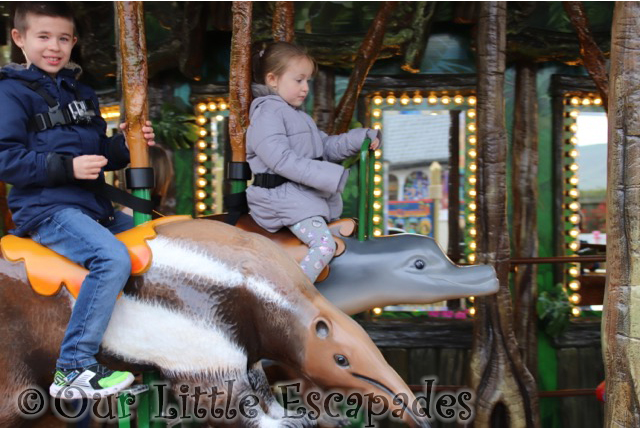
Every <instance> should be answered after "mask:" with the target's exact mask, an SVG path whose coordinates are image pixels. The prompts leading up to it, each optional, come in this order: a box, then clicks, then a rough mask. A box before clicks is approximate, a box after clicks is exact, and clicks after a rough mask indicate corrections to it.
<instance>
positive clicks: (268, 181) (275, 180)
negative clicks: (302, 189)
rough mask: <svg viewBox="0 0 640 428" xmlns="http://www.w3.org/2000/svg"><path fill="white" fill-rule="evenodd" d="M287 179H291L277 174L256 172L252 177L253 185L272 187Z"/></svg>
mask: <svg viewBox="0 0 640 428" xmlns="http://www.w3.org/2000/svg"><path fill="white" fill-rule="evenodd" d="M288 181H291V180H289V179H288V178H284V177H283V176H281V175H278V174H256V175H255V176H254V178H253V185H254V186H258V187H264V188H265V189H273V188H276V187H278V186H280V185H281V184H284V183H286V182H288Z"/></svg>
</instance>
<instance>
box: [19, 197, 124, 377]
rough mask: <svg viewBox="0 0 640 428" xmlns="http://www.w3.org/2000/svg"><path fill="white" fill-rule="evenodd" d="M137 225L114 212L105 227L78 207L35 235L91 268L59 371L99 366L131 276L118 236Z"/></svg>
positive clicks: (51, 219) (75, 308)
mask: <svg viewBox="0 0 640 428" xmlns="http://www.w3.org/2000/svg"><path fill="white" fill-rule="evenodd" d="M132 227H133V218H132V217H131V216H128V215H126V214H123V213H121V212H116V214H115V218H114V219H113V220H112V221H109V222H108V223H107V224H105V225H104V226H102V225H101V224H100V223H98V222H97V221H95V220H93V219H92V218H91V217H89V216H88V215H86V214H84V213H83V212H82V211H80V210H79V209H76V208H65V209H63V210H60V211H57V212H56V213H54V214H52V215H51V216H50V217H47V218H46V219H45V220H43V221H42V222H40V224H38V226H36V228H35V229H34V230H33V231H32V232H31V237H32V238H33V240H34V241H36V242H39V243H40V244H42V245H44V246H46V247H49V248H50V249H52V250H53V251H55V252H56V253H58V254H61V255H63V256H65V257H67V258H68V259H70V260H73V261H74V262H76V263H78V264H80V265H82V266H84V267H85V268H87V269H88V270H89V274H88V275H87V276H86V278H85V279H84V281H83V283H82V287H81V288H80V293H79V294H78V298H77V299H76V302H75V305H74V306H73V310H72V312H71V319H70V320H69V324H68V325H67V330H66V332H65V334H64V339H63V340H62V345H61V347H60V357H59V358H58V361H57V363H56V366H57V367H58V368H62V369H75V368H82V367H87V366H90V365H91V364H95V363H96V359H95V355H96V354H97V353H98V350H99V348H100V343H101V342H102V336H103V335H104V332H105V330H106V329H107V325H108V324H109V320H110V319H111V313H112V312H113V307H114V306H115V303H116V298H117V297H118V294H119V293H120V291H122V289H123V288H124V286H125V284H126V283H127V280H128V278H129V275H130V274H131V259H130V258H129V253H128V252H127V248H126V246H125V245H124V244H123V243H122V242H120V241H118V239H116V237H115V236H113V235H114V234H115V233H119V232H123V231H125V230H127V229H130V228H132Z"/></svg>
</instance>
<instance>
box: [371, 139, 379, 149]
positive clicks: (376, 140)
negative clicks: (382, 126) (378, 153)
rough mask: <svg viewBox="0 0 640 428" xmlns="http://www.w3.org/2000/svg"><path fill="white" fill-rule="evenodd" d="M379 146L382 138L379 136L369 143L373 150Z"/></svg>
mask: <svg viewBox="0 0 640 428" xmlns="http://www.w3.org/2000/svg"><path fill="white" fill-rule="evenodd" d="M378 147H380V140H379V139H378V138H376V139H375V140H373V141H372V142H371V144H369V149H371V150H376V149H377V148H378Z"/></svg>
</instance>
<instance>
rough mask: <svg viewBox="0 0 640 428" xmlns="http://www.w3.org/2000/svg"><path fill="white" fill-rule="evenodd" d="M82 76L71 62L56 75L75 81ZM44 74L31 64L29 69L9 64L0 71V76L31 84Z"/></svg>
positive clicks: (24, 66)
mask: <svg viewBox="0 0 640 428" xmlns="http://www.w3.org/2000/svg"><path fill="white" fill-rule="evenodd" d="M81 74H82V68H81V67H80V66H79V65H78V64H75V63H73V62H70V63H69V64H67V65H66V66H65V67H64V68H63V69H62V70H60V72H59V73H58V75H59V76H61V77H63V78H64V77H66V78H72V79H77V78H79V77H80V75H81ZM44 75H46V73H45V72H44V71H42V70H40V69H39V68H38V67H36V66H35V65H33V64H31V65H30V66H29V67H27V66H26V64H17V63H13V62H12V63H10V64H7V65H5V66H4V67H2V68H1V69H0V76H2V77H9V78H13V79H20V80H25V81H27V82H33V81H36V80H38V79H41V78H42V77H43V76H44Z"/></svg>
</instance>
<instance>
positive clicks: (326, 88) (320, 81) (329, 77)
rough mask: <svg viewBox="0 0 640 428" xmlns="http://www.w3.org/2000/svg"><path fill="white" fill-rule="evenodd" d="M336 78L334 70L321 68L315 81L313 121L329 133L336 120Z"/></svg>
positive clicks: (320, 128)
mask: <svg viewBox="0 0 640 428" xmlns="http://www.w3.org/2000/svg"><path fill="white" fill-rule="evenodd" d="M335 99H336V76H335V72H334V70H333V68H331V67H325V66H320V67H318V74H317V75H316V77H315V78H314V79H313V121H314V122H315V123H316V125H317V126H318V129H319V130H321V131H324V132H327V133H328V132H329V130H330V128H331V126H332V124H333V121H334V119H335V113H336V110H335Z"/></svg>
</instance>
